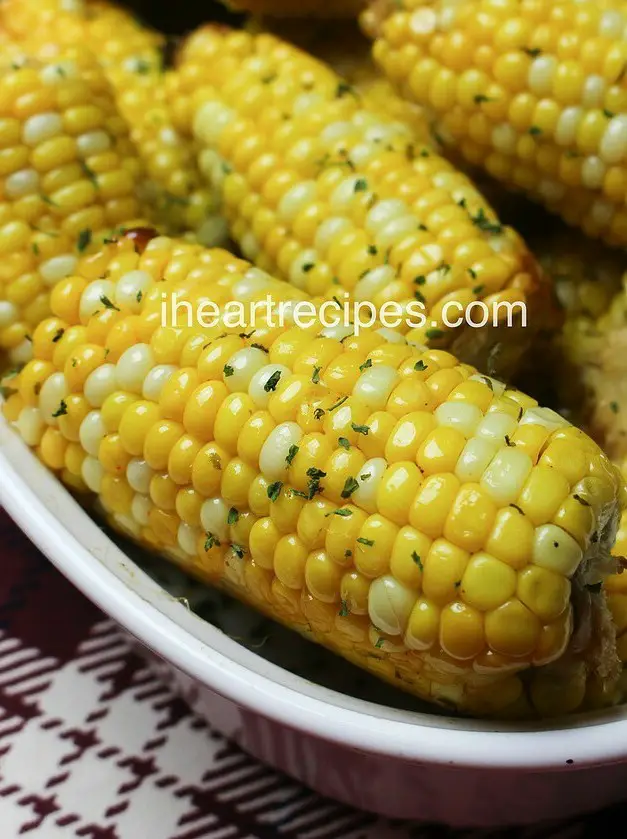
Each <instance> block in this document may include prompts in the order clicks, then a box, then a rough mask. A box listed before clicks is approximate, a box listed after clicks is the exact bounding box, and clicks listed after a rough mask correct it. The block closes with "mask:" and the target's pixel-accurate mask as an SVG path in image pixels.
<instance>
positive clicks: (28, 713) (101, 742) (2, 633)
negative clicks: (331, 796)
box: [0, 511, 627, 839]
mask: <svg viewBox="0 0 627 839" xmlns="http://www.w3.org/2000/svg"><path fill="white" fill-rule="evenodd" d="M0 546H1V547H0V839H18V837H21V836H27V837H28V836H33V839H71V838H72V837H87V839H410V837H416V839H444V837H455V839H459V837H464V839H466V837H467V838H468V839H471V837H477V839H479V837H483V836H485V835H487V833H488V832H487V831H470V832H465V833H464V832H460V831H454V830H449V829H448V828H444V827H440V826H433V825H406V824H391V823H388V822H384V821H383V820H378V819H376V818H375V817H373V816H370V815H367V814H364V813H359V812H356V811H352V810H350V809H348V808H346V807H343V806H341V805H339V804H335V803H333V802H330V801H325V800H323V799H321V798H320V797H319V796H317V795H315V794H314V793H312V792H311V791H310V790H307V789H305V788H304V787H301V786H300V785H299V784H297V783H295V782H294V781H291V780H290V779H289V778H286V777H284V776H282V775H280V774H279V773H277V772H275V771H273V770H272V769H269V768H268V767H266V766H263V765H262V764H259V763H257V762H256V761H254V760H253V759H252V758H250V757H248V756H247V755H246V754H244V753H243V752H241V751H240V750H239V749H238V748H237V747H236V746H234V745H232V744H230V743H229V742H227V741H226V740H225V739H224V738H223V737H222V736H221V735H220V734H219V733H217V732H216V731H214V730H212V729H211V727H210V725H208V724H207V723H206V722H205V721H204V720H202V719H200V718H198V717H197V716H195V715H194V714H193V712H192V711H191V710H190V709H189V707H188V706H187V705H186V704H185V703H184V702H183V701H182V700H181V699H180V698H179V697H178V696H176V695H175V694H173V693H172V691H171V689H170V688H169V687H168V686H166V685H164V684H163V683H161V682H160V681H159V680H158V678H157V677H156V676H155V675H154V674H153V673H152V672H151V671H150V670H149V669H148V668H147V667H146V665H145V663H144V661H143V660H142V659H141V658H140V657H139V656H138V655H137V654H136V653H135V651H134V650H133V649H132V648H131V645H130V644H129V641H128V640H127V638H126V636H125V635H124V634H123V633H121V632H120V631H118V629H117V628H116V626H115V625H114V624H113V623H112V622H111V621H109V620H107V618H106V617H105V616H103V615H102V613H101V612H99V611H98V609H97V608H96V607H95V606H93V605H92V604H91V603H90V602H89V601H88V600H86V599H85V598H84V597H83V596H82V595H81V594H79V593H78V592H77V591H76V590H75V589H74V588H73V587H72V586H71V585H70V583H68V582H67V581H66V580H65V579H64V577H62V576H61V575H60V574H59V573H58V572H57V571H56V570H55V569H54V568H53V567H52V566H51V565H50V564H49V563H48V562H47V561H46V560H45V559H44V558H43V557H42V556H41V554H39V552H38V551H37V550H36V549H35V548H34V547H33V546H32V545H31V544H30V543H29V542H28V540H27V539H26V538H25V537H24V536H23V535H22V534H21V533H20V532H19V530H18V529H17V528H16V527H15V526H14V525H13V523H12V522H11V521H10V520H9V519H8V518H7V516H6V515H5V514H4V513H2V512H1V511H0ZM616 819H622V823H623V824H625V822H626V821H627V805H625V807H624V808H622V809H621V808H619V809H616V808H615V809H614V811H613V812H607V813H603V814H597V815H595V816H592V817H590V818H589V819H587V820H579V821H577V822H573V823H570V824H567V825H551V826H541V827H538V828H533V829H531V830H530V829H529V828H527V829H525V830H522V829H521V830H513V831H511V832H510V833H508V836H511V837H520V839H522V837H525V839H526V837H538V839H540V838H542V839H549V837H550V839H557V837H560V838H561V837H564V839H587V837H588V835H589V836H590V837H593V836H594V837H596V836H598V835H603V834H604V833H605V834H609V832H610V829H612V832H615V831H614V829H613V828H612V824H613V822H614V820H616ZM617 823H618V824H620V823H621V821H620V820H619V821H618V822H617ZM490 833H491V835H503V833H502V832H501V831H497V832H496V834H495V832H494V831H491V832H490Z"/></svg>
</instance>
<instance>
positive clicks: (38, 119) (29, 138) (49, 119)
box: [22, 112, 63, 147]
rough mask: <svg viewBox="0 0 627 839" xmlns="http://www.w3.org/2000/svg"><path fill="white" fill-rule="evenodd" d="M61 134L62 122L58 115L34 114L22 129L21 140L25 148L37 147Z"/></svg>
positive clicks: (51, 113)
mask: <svg viewBox="0 0 627 839" xmlns="http://www.w3.org/2000/svg"><path fill="white" fill-rule="evenodd" d="M62 132H63V120H62V118H61V117H60V116H59V114H56V113H53V112H50V113H47V114H35V115H34V116H32V117H29V118H28V119H27V120H26V122H25V123H24V127H23V129H22V139H23V140H24V142H25V143H26V145H27V146H31V147H34V146H38V145H39V144H40V143H43V142H44V141H45V140H51V139H52V138H53V137H57V136H58V135H59V134H61V133H62Z"/></svg>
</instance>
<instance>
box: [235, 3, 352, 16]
mask: <svg viewBox="0 0 627 839" xmlns="http://www.w3.org/2000/svg"><path fill="white" fill-rule="evenodd" d="M222 2H223V3H224V5H225V6H228V7H229V8H230V9H233V10H234V11H237V12H252V13H253V14H256V15H276V16H277V17H286V18H299V17H310V16H311V17H320V18H354V17H357V15H358V14H359V12H360V11H361V10H362V9H363V7H364V5H365V0H222Z"/></svg>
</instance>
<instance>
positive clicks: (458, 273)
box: [172, 27, 550, 372]
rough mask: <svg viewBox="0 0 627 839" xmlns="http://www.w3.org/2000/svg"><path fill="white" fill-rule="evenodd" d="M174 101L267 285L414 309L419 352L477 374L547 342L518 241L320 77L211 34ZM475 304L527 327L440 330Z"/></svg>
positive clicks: (186, 56) (398, 129)
mask: <svg viewBox="0 0 627 839" xmlns="http://www.w3.org/2000/svg"><path fill="white" fill-rule="evenodd" d="M172 98H173V109H174V110H175V111H176V113H177V124H178V126H179V127H180V128H181V130H182V131H185V130H187V131H189V130H191V128H192V127H193V129H194V131H195V134H196V136H197V137H198V138H199V140H200V141H201V142H202V143H204V145H205V146H206V148H205V150H204V151H203V152H202V153H201V156H200V165H201V168H202V169H203V171H204V172H205V174H206V175H207V177H208V178H209V180H210V181H211V182H212V183H213V185H214V186H215V188H216V190H218V191H219V192H220V194H221V196H222V200H223V211H224V213H225V215H226V217H227V218H228V220H229V223H230V227H231V233H232V235H233V237H234V239H235V240H236V241H237V242H238V243H239V245H240V247H241V249H242V251H243V253H244V255H245V256H246V257H247V258H249V259H252V260H253V261H255V262H256V263H257V265H259V266H260V267H261V268H263V269H264V270H268V271H271V272H272V273H275V274H277V275H278V276H281V277H284V278H286V279H288V280H289V281H290V282H292V283H294V284H295V285H297V286H298V287H300V288H303V289H304V290H306V291H308V292H309V293H311V294H321V295H328V296H331V295H333V294H335V293H339V292H340V291H342V290H344V291H346V292H348V293H350V294H351V295H352V297H353V298H354V299H355V300H357V301H369V302H371V303H373V304H374V305H375V306H381V305H382V304H383V303H385V302H388V301H393V302H396V303H398V304H400V305H401V306H404V307H407V306H409V304H410V303H411V304H412V305H414V306H415V304H416V302H419V303H420V304H421V305H423V306H424V310H425V313H426V318H425V323H424V325H423V326H422V327H419V328H418V329H417V330H415V331H414V332H412V335H413V337H416V339H417V340H425V339H429V340H434V341H437V340H440V341H441V342H443V343H444V342H450V343H448V344H447V345H448V346H450V347H451V348H453V349H455V351H456V352H458V354H459V355H460V356H461V357H462V358H464V360H472V361H473V362H476V363H477V364H479V366H481V367H483V368H484V369H488V368H489V365H490V364H496V365H499V364H500V365H501V369H502V368H504V367H507V365H508V363H509V364H511V363H512V362H513V360H514V359H517V358H518V356H519V355H520V354H521V353H523V352H524V349H525V345H526V343H527V342H529V341H531V340H532V338H533V333H534V330H535V329H536V328H541V325H542V321H543V319H544V318H546V317H547V315H548V312H549V310H550V305H549V303H548V301H547V287H546V284H544V283H543V282H542V280H541V277H540V276H539V273H538V269H537V265H536V263H535V261H534V259H533V257H531V255H530V253H529V252H528V250H527V249H526V247H525V246H524V244H523V243H522V241H521V240H520V237H518V236H517V234H516V233H514V231H512V230H511V229H509V228H506V227H504V226H502V225H501V224H500V223H499V221H498V219H497V218H496V216H495V215H494V213H493V211H492V210H491V208H490V207H488V206H487V205H486V203H485V201H484V200H483V198H482V196H481V195H480V194H479V193H478V191H477V190H476V189H475V188H474V186H473V185H472V183H471V182H470V181H469V180H468V179H467V178H466V177H465V176H464V175H462V174H460V173H459V172H457V171H456V170H455V169H454V168H453V167H452V166H451V165H450V164H449V163H447V162H446V161H445V160H443V159H442V158H441V157H440V156H439V155H438V154H437V153H436V152H434V151H433V149H432V148H430V147H427V146H424V145H421V144H420V143H419V142H417V141H416V140H415V139H414V137H413V135H412V132H411V130H410V129H409V128H408V126H406V125H405V124H403V123H400V122H393V121H391V120H389V119H385V118H383V117H381V115H380V114H379V113H377V112H376V111H372V110H369V109H368V108H367V106H366V104H365V103H364V102H362V99H361V97H360V96H359V95H358V93H357V92H356V91H355V90H354V89H353V88H352V87H351V86H350V85H348V84H347V83H346V82H344V81H343V80H341V79H340V78H339V77H338V76H337V75H336V74H335V73H333V72H332V71H331V70H330V69H329V68H327V67H326V66H324V65H323V64H321V63H320V62H318V61H316V60H314V59H313V58H311V57H310V56H307V55H305V54H304V53H302V52H301V51H300V50H298V49H297V48H295V47H293V46H291V45H289V44H287V43H284V42H282V41H280V40H278V39H276V38H275V37H273V36H271V35H265V34H262V35H251V34H250V33H246V32H232V31H229V30H225V29H223V28H214V27H207V28H205V29H203V30H200V31H199V32H197V33H196V34H195V35H194V36H193V37H192V38H191V39H190V40H189V41H188V42H187V45H186V47H185V48H184V50H183V54H182V62H181V65H180V67H179V73H178V83H177V86H176V88H175V91H174V93H173V96H172ZM540 298H541V299H542V302H541V303H540V302H539V301H540ZM480 300H483V301H485V303H486V306H487V308H489V309H490V311H491V313H492V315H494V314H495V313H496V315H497V318H498V312H500V313H501V315H503V314H504V307H507V305H508V304H512V305H513V306H514V309H517V308H518V306H519V305H520V304H521V303H522V304H526V305H527V309H528V312H529V313H528V324H529V326H528V328H526V329H516V328H507V329H501V328H498V327H497V328H495V329H489V328H488V329H485V330H477V329H458V330H453V329H447V328H446V326H445V324H444V314H445V312H446V313H449V314H450V310H449V309H447V308H446V307H447V306H449V305H451V304H455V305H456V306H458V307H459V311H462V310H464V311H465V310H467V309H468V307H470V306H472V305H474V304H475V301H480ZM497 336H498V337H497ZM497 345H498V348H499V350H500V354H499V353H497V354H496V355H497V356H498V358H495V355H494V348H495V346H497ZM491 369H494V368H491ZM488 372H489V369H488Z"/></svg>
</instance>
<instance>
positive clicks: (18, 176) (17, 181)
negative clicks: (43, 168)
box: [4, 169, 40, 198]
mask: <svg viewBox="0 0 627 839" xmlns="http://www.w3.org/2000/svg"><path fill="white" fill-rule="evenodd" d="M39 190H40V186H39V173H38V172H36V171H35V169H21V170H20V171H19V172H14V173H13V174H12V175H9V177H8V178H7V179H6V180H5V182H4V191H5V193H6V195H7V197H8V198H23V197H24V196H25V195H34V194H35V193H37V192H39Z"/></svg>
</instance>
